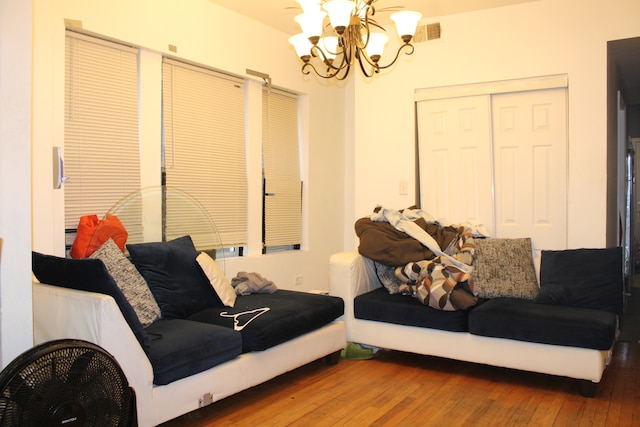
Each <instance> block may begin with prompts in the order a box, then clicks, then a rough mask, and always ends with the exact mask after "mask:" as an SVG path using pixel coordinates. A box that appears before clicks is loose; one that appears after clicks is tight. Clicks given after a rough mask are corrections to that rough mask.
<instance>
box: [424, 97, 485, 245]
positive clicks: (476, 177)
mask: <svg viewBox="0 0 640 427" xmlns="http://www.w3.org/2000/svg"><path fill="white" fill-rule="evenodd" d="M490 109H491V98H490V96H488V95H479V96H468V97H460V98H451V99H437V100H429V101H420V102H418V103H417V116H418V138H419V148H418V151H419V153H418V156H419V171H420V206H421V208H422V209H423V210H425V211H426V212H429V213H430V214H431V215H433V216H434V217H435V218H436V219H437V220H439V221H442V222H443V223H463V222H470V223H473V224H483V225H484V226H485V227H486V228H487V229H488V230H489V232H490V233H491V234H493V233H494V224H493V203H492V200H493V195H492V174H493V171H492V154H491V130H490V125H491V117H490Z"/></svg>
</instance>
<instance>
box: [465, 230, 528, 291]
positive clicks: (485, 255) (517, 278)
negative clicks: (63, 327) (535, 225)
mask: <svg viewBox="0 0 640 427" xmlns="http://www.w3.org/2000/svg"><path fill="white" fill-rule="evenodd" d="M474 243H475V246H476V248H475V250H476V261H475V263H474V268H473V273H472V274H473V279H474V281H475V284H474V287H473V289H474V291H475V292H476V293H477V295H478V296H479V297H480V298H496V297H513V298H524V299H534V298H535V297H536V295H538V290H539V288H538V281H537V279H536V270H535V267H534V265H533V253H532V249H531V239H530V238H528V237H526V238H520V239H505V238H489V239H475V240H474Z"/></svg>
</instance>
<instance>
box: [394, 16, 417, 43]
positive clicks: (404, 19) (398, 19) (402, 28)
mask: <svg viewBox="0 0 640 427" xmlns="http://www.w3.org/2000/svg"><path fill="white" fill-rule="evenodd" d="M390 18H391V19H392V20H393V22H395V24H396V29H397V30H398V35H399V36H400V38H401V39H402V41H404V42H405V43H409V42H410V41H411V39H412V38H413V35H414V34H415V33H416V27H417V26H418V21H420V18H422V13H420V12H414V11H413V10H403V11H401V12H396V13H392V14H391V16H390Z"/></svg>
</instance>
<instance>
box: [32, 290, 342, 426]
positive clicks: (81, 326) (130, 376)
mask: <svg viewBox="0 0 640 427" xmlns="http://www.w3.org/2000/svg"><path fill="white" fill-rule="evenodd" d="M33 313H34V345H37V344H40V343H43V342H46V341H52V340H56V339H63V338H75V339H82V340H86V341H89V342H92V343H95V344H97V345H99V346H101V347H102V348H104V349H105V350H106V351H107V352H109V353H110V354H111V355H112V356H114V358H115V359H116V360H117V361H118V363H119V364H120V366H121V367H122V370H123V371H124V373H125V375H126V377H127V380H128V381H129V385H130V386H131V387H133V389H134V390H135V393H136V400H137V413H138V424H139V425H140V426H142V427H144V426H155V425H158V424H160V423H163V422H165V421H168V420H170V419H173V418H176V417H178V416H180V415H182V414H185V413H187V412H190V411H193V410H195V409H198V408H199V407H201V399H202V398H203V396H205V395H207V394H208V393H210V394H211V397H212V399H211V402H215V401H218V400H220V399H223V398H225V397H227V396H230V395H232V394H235V393H237V392H240V391H242V390H245V389H248V388H250V387H253V386H255V385H258V384H260V383H263V382H265V381H267V380H269V379H272V378H274V377H276V376H278V375H280V374H283V373H285V372H288V371H291V370H293V369H296V368H298V367H300V366H302V365H305V364H307V363H310V362H312V361H314V360H317V359H320V358H322V357H325V356H327V355H330V354H332V353H336V352H338V351H340V350H341V349H342V348H344V346H345V343H346V335H345V325H344V323H343V322H341V321H336V322H333V323H331V324H329V325H327V326H325V327H323V328H320V329H317V330H315V331H313V332H310V333H307V334H305V335H302V336H300V337H297V338H295V339H292V340H290V341H287V342H285V343H283V344H280V345H278V346H275V347H272V348H270V349H268V350H265V351H260V352H251V353H245V354H242V355H240V356H238V357H237V358H235V359H233V360H230V361H228V362H225V363H222V364H220V365H218V366H215V367H213V368H211V369H208V370H206V371H203V372H200V373H198V374H195V375H192V376H190V377H187V378H183V379H181V380H178V381H174V382H172V383H170V384H167V385H163V386H155V385H153V369H152V367H151V363H150V362H149V359H148V358H147V356H146V354H145V353H144V351H143V350H142V347H140V344H139V343H138V341H137V340H136V338H135V336H134V335H133V332H131V329H130V328H129V325H128V324H127V323H126V321H125V320H124V317H123V316H122V314H121V312H120V309H119V308H118V306H117V304H116V303H115V301H114V300H113V298H111V297H110V296H107V295H102V294H97V293H91V292H84V291H76V290H72V289H66V288H60V287H57V286H50V285H44V284H40V283H34V284H33Z"/></svg>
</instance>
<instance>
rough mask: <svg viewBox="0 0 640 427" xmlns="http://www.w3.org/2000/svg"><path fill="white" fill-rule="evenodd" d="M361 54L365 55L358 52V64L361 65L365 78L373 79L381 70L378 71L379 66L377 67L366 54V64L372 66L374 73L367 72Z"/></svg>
mask: <svg viewBox="0 0 640 427" xmlns="http://www.w3.org/2000/svg"><path fill="white" fill-rule="evenodd" d="M361 54H364V52H363V51H361V50H360V51H358V53H357V54H356V57H357V58H358V63H359V64H360V70H361V71H362V74H364V76H365V77H367V78H370V77H373V75H374V74H375V73H378V72H380V70H379V69H378V66H377V65H375V64H373V63H372V62H371V61H370V60H369V57H368V56H367V55H366V54H364V57H365V60H366V62H367V63H368V64H369V65H371V68H372V71H367V70H366V68H365V67H364V63H363V62H362V55H361Z"/></svg>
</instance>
